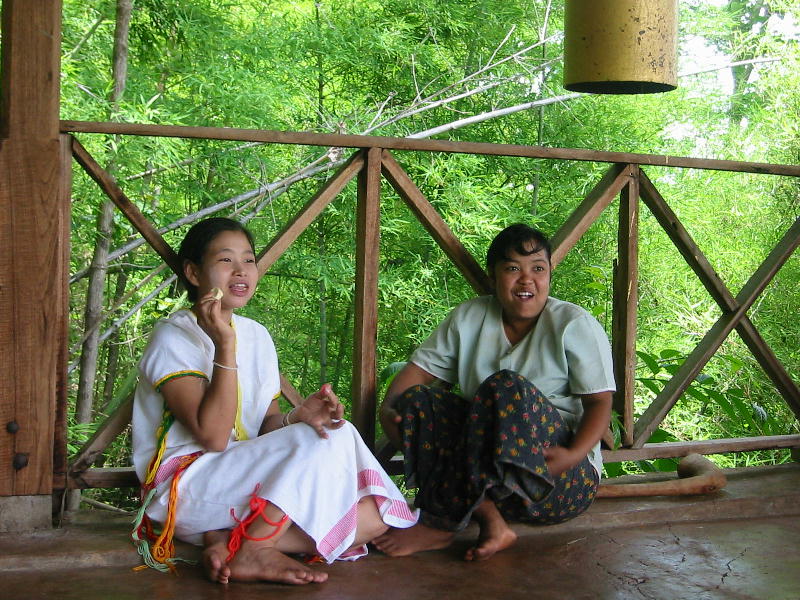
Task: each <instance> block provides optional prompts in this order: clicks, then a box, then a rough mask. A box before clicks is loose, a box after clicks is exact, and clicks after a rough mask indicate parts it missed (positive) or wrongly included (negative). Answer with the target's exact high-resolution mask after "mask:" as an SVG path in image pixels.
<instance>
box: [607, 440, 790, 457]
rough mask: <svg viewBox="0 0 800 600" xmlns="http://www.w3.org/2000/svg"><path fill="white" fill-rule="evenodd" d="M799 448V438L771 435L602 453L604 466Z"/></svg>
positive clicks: (650, 445)
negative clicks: (693, 455)
mask: <svg viewBox="0 0 800 600" xmlns="http://www.w3.org/2000/svg"><path fill="white" fill-rule="evenodd" d="M780 448H800V435H772V436H761V437H750V438H726V439H719V440H698V441H692V442H661V443H658V444H645V445H644V446H643V447H641V448H620V449H619V450H603V451H602V453H603V462H621V461H628V460H653V459H656V458H677V457H680V456H687V455H689V454H725V453H727V452H749V451H752V450H776V449H780Z"/></svg>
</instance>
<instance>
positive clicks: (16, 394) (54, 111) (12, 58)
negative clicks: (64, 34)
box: [0, 0, 70, 531]
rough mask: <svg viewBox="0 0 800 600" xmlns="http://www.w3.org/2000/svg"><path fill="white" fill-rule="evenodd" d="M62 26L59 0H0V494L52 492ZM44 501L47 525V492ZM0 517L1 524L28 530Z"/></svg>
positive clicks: (61, 366)
mask: <svg viewBox="0 0 800 600" xmlns="http://www.w3.org/2000/svg"><path fill="white" fill-rule="evenodd" d="M60 27H61V3H60V2H58V1H53V0H4V2H3V6H2V36H0V39H1V40H2V42H1V43H2V47H1V48H0V54H2V73H1V74H0V78H1V79H0V96H1V97H2V102H1V103H0V305H2V307H3V309H2V310H1V311H0V354H1V355H2V356H3V360H2V361H0V424H1V426H2V434H0V496H45V495H46V496H49V495H50V494H51V493H52V487H53V451H54V448H53V440H54V433H55V417H56V399H57V397H58V395H59V394H62V393H63V391H64V387H63V386H64V380H63V375H64V371H65V362H63V359H64V347H65V345H66V343H67V340H66V339H65V338H64V331H65V328H64V325H65V323H66V321H67V318H68V306H67V304H66V294H65V285H66V281H67V276H68V268H69V262H68V261H66V260H65V257H66V256H67V252H68V250H67V248H68V244H69V235H70V227H69V204H68V203H65V202H64V197H65V196H66V195H67V194H65V191H66V190H65V179H64V175H65V174H64V173H62V168H63V166H64V163H63V160H62V158H63V156H62V152H61V144H60V140H59V124H58V102H59V79H60V78H59V70H60V68H59V55H60V43H61V29H60ZM34 281H35V283H34ZM10 423H13V425H9V424H10ZM12 430H13V433H12ZM12 502H13V501H12ZM40 504H42V503H40ZM44 504H47V505H48V506H47V509H48V510H47V512H48V514H47V515H45V517H48V518H46V519H45V520H46V522H48V523H49V509H50V507H49V504H50V502H49V498H46V502H45V503H44ZM3 518H4V517H3V515H0V519H3ZM5 518H7V517H5ZM32 518H33V520H35V521H36V522H39V521H40V519H39V518H38V515H36V516H33V517H32ZM2 525H3V527H7V528H6V529H5V530H6V531H14V530H19V529H25V528H26V527H25V524H20V523H6V522H3V523H2Z"/></svg>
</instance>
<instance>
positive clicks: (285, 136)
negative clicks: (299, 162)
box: [61, 121, 800, 177]
mask: <svg viewBox="0 0 800 600" xmlns="http://www.w3.org/2000/svg"><path fill="white" fill-rule="evenodd" d="M61 131H63V132H65V133H106V134H115V135H116V134H118V135H143V136H156V137H178V138H187V139H210V140H229V141H240V142H263V143H268V144H299V145H303V146H324V147H339V148H375V147H379V148H386V149H388V150H411V151H416V152H450V153H455V154H481V155H487V156H520V157H524V158H547V159H558V160H578V161H590V162H607V163H634V164H639V165H652V166H660V167H679V168H689V169H711V170H717V171H740V172H743V173H761V174H765V175H789V176H792V177H800V165H780V164H779V165H775V164H769V163H758V162H747V161H736V160H716V159H710V158H690V157H685V156H664V155H657V154H637V153H632V152H605V151H600V150H584V149H581V148H548V147H545V146H524V145H519V144H491V143H486V142H453V141H449V140H430V139H412V138H396V137H382V136H369V135H344V134H336V133H311V132H307V131H299V132H298V131H271V130H264V129H234V128H230V127H186V126H177V125H149V124H140V123H110V122H91V121H61Z"/></svg>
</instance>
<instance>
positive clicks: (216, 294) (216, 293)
mask: <svg viewBox="0 0 800 600" xmlns="http://www.w3.org/2000/svg"><path fill="white" fill-rule="evenodd" d="M211 293H212V294H213V295H214V300H222V290H221V289H219V288H218V287H215V288H211Z"/></svg>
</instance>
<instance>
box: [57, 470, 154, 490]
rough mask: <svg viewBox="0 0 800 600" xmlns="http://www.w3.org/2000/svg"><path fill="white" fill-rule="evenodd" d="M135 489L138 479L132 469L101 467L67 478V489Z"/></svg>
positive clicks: (137, 485)
mask: <svg viewBox="0 0 800 600" xmlns="http://www.w3.org/2000/svg"><path fill="white" fill-rule="evenodd" d="M131 487H133V488H135V487H139V478H138V477H136V471H134V469H133V467H103V468H99V469H88V470H87V471H83V472H81V473H77V474H76V475H75V476H74V477H68V478H67V488H68V489H70V490H75V489H81V490H83V489H88V488H131Z"/></svg>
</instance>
